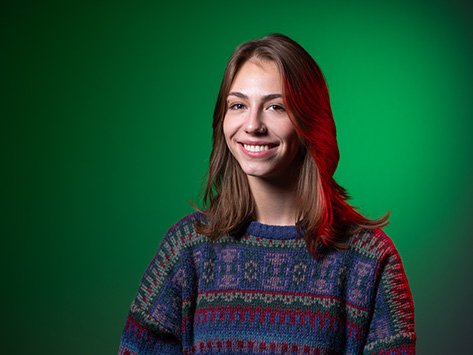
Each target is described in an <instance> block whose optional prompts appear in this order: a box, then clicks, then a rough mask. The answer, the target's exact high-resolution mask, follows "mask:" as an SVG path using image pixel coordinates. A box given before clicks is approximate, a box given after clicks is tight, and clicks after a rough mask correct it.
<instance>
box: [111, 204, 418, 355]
mask: <svg viewBox="0 0 473 355" xmlns="http://www.w3.org/2000/svg"><path fill="white" fill-rule="evenodd" d="M196 218H203V217H202V215H200V214H198V213H194V214H191V215H189V216H187V217H185V218H183V219H182V220H180V221H179V222H178V223H177V224H176V225H174V226H173V227H172V228H171V229H170V230H169V232H168V233H167V234H166V236H165V237H164V239H163V241H162V242H161V245H160V247H159V249H158V251H157V253H156V255H155V256H154V258H153V260H152V261H151V263H150V265H149V266H148V268H147V269H146V272H145V274H144V276H143V278H142V280H141V284H140V286H139V290H138V293H137V295H136V297H135V299H134V301H133V302H132V304H131V307H130V310H129V314H128V318H127V321H126V324H125V329H124V331H123V335H122V338H121V342H120V348H119V354H120V355H135V354H142V355H144V354H393V355H401V354H402V355H407V354H415V340H416V334H415V331H414V307H413V301H412V297H411V293H410V290H409V286H408V283H407V279H406V276H405V273H404V269H403V266H402V263H401V259H400V257H399V254H398V252H397V251H396V248H395V247H394V245H393V243H392V241H391V240H390V239H389V238H388V237H387V236H386V235H385V234H384V233H383V232H382V231H381V230H379V229H375V230H363V231H362V232H360V233H358V234H356V235H352V236H350V237H349V239H348V240H347V241H346V245H347V248H346V249H341V250H337V251H334V250H328V249H327V248H324V247H320V248H319V250H318V254H317V256H316V258H315V259H314V257H313V256H312V255H311V254H310V253H309V252H308V250H307V247H306V243H305V241H304V239H303V238H301V237H300V235H299V234H298V233H297V229H296V227H295V226H270V225H264V224H260V223H257V222H254V221H253V222H251V223H250V224H249V225H248V227H247V229H246V231H245V233H244V235H243V236H242V237H240V238H236V237H232V236H230V235H225V236H223V237H222V238H221V239H219V240H218V241H212V240H210V239H208V238H207V237H206V236H203V235H200V234H198V233H196V231H195V229H194V226H193V222H194V221H195V219H196Z"/></svg>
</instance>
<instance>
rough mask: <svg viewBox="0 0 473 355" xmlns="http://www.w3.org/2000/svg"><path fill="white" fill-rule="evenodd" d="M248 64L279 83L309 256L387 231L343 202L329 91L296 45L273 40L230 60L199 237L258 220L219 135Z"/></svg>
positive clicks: (240, 50)
mask: <svg viewBox="0 0 473 355" xmlns="http://www.w3.org/2000/svg"><path fill="white" fill-rule="evenodd" d="M252 58H256V59H260V60H269V61H272V62H274V63H275V64H276V65H277V66H278V69H279V72H280V74H281V77H282V82H283V98H284V104H285V106H286V108H287V112H288V113H289V117H290V119H291V121H292V123H293V125H294V127H295V129H296V131H297V133H298V135H299V139H300V143H301V146H302V149H301V150H302V152H301V154H302V159H301V161H302V164H301V167H300V173H299V177H298V179H299V180H298V182H297V201H298V210H297V220H298V222H297V224H296V225H297V227H298V230H299V233H300V234H301V236H303V237H304V239H305V240H306V242H307V246H308V249H309V251H310V252H311V253H312V254H313V255H315V252H316V249H317V246H318V244H319V243H320V242H322V243H323V244H325V245H327V246H329V247H332V248H334V247H343V244H342V243H343V239H344V238H345V237H346V236H347V235H348V234H350V233H354V232H356V231H358V230H359V229H361V228H370V229H371V228H378V227H383V226H385V225H386V224H387V220H388V217H389V213H388V214H386V215H385V216H383V217H381V218H379V219H376V220H369V219H367V218H366V217H364V216H362V215H361V214H360V213H358V212H357V211H356V210H355V209H354V208H353V207H352V206H350V205H349V204H348V203H347V202H346V200H347V199H349V197H348V195H347V193H346V191H345V190H344V189H343V188H342V187H341V186H340V185H338V184H337V183H336V182H335V180H334V179H333V174H334V173H335V170H336V168H337V165H338V160H339V151H338V145H337V139H336V129H335V122H334V120H333V116H332V110H331V107H330V100H329V94H328V89H327V85H326V82H325V78H324V76H323V74H322V72H321V70H320V68H319V66H318V65H317V63H316V62H315V61H314V59H312V57H311V56H310V55H309V54H308V53H307V52H306V51H305V50H304V48H302V47H301V46H300V45H299V44H298V43H296V42H295V41H293V40H292V39H290V38H289V37H287V36H284V35H281V34H271V35H268V36H266V37H264V38H261V39H255V40H252V41H249V42H246V43H243V44H241V45H240V46H238V47H237V48H236V49H235V51H234V52H233V55H232V56H231V58H230V60H229V61H228V64H227V67H226V69H225V73H224V76H223V80H222V84H221V86H220V92H219V94H218V97H217V103H216V105H215V111H214V115H213V125H212V127H213V146H212V153H211V155H210V162H209V168H208V171H207V182H206V184H205V189H204V198H203V202H204V206H205V207H207V210H206V211H204V212H202V213H203V214H204V215H205V217H206V219H207V223H196V229H197V231H198V232H199V233H202V234H205V235H207V236H208V237H210V238H212V239H215V240H216V239H218V238H220V237H221V236H223V235H224V234H226V233H231V234H232V233H236V234H239V233H240V231H244V229H243V227H244V226H246V224H247V223H248V222H249V221H250V220H251V219H252V217H254V214H255V201H254V199H253V196H252V195H251V192H250V188H249V184H248V179H247V176H246V174H245V173H244V172H243V171H242V169H241V168H240V165H239V164H238V162H237V161H236V159H235V158H234V157H233V155H232V154H231V153H230V151H229V149H228V147H227V145H226V142H225V137H224V134H223V121H224V118H225V114H226V111H227V109H228V108H227V95H228V93H229V91H230V87H231V85H232V82H233V80H234V78H235V76H236V74H237V72H238V71H239V70H240V68H241V67H242V66H243V64H244V63H246V62H247V61H248V60H249V59H252Z"/></svg>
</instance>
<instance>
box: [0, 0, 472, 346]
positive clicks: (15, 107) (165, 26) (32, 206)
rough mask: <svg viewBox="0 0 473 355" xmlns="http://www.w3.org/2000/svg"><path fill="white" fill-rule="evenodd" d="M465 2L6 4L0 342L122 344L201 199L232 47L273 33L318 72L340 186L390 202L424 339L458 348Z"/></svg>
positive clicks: (466, 101)
mask: <svg viewBox="0 0 473 355" xmlns="http://www.w3.org/2000/svg"><path fill="white" fill-rule="evenodd" d="M472 8H473V7H472V5H471V2H469V3H468V2H466V1H463V2H461V1H455V0H454V1H427V0H424V1H422V0H414V1H391V2H381V1H361V2H360V1H331V2H330V1H316V0H314V1H287V0H286V1H276V0H275V1H268V2H264V1H247V0H242V1H239V2H228V3H227V2H222V1H218V2H217V1H214V2H210V1H209V2H197V1H195V2H188V3H181V2H168V3H166V4H162V3H159V2H158V1H149V2H143V1H136V2H131V1H129V2H127V1H110V2H108V3H105V2H103V1H94V2H84V1H57V2H55V3H54V2H49V1H46V2H39V1H37V2H32V1H31V2H27V1H16V2H10V4H9V5H8V6H5V5H2V10H1V11H0V26H1V34H2V35H1V43H2V45H1V47H2V50H1V55H0V71H1V79H0V80H1V84H2V92H1V98H0V100H1V106H0V107H1V113H0V114H1V117H2V121H1V122H2V123H1V127H2V128H1V143H0V144H1V146H2V163H1V164H2V173H1V178H2V182H1V203H2V211H1V230H0V233H1V235H2V245H3V246H2V248H1V263H2V266H1V270H2V292H1V297H2V316H1V318H2V330H1V333H0V334H1V338H2V344H1V345H0V348H2V351H1V352H2V353H5V354H33V353H34V354H50V355H55V354H114V353H116V351H117V349H118V344H119V339H120V335H121V331H122V328H123V326H124V322H125V318H126V315H127V311H128V306H129V304H130V302H131V301H132V298H133V297H134V294H135V292H136V290H137V287H138V284H139V281H140V278H141V275H142V273H143V272H144V269H145V268H146V266H147V264H148V263H149V262H150V260H151V258H152V257H153V255H154V253H155V251H156V249H157V247H158V246H159V244H160V241H161V239H162V237H163V235H164V234H165V232H166V231H167V230H168V228H170V227H171V225H173V224H174V223H175V222H176V221H177V220H178V219H179V218H181V217H182V216H184V215H186V214H188V213H190V212H192V208H191V207H190V205H189V203H188V201H189V199H190V198H193V199H194V200H195V199H198V196H199V189H200V187H201V185H202V177H203V175H204V174H205V171H206V165H207V162H208V156H209V153H210V148H211V120H212V119H211V116H212V112H213V106H214V102H215V99H216V95H217V91H218V88H219V85H220V80H221V77H222V74H223V70H224V67H225V64H226V61H227V59H228V58H229V56H230V54H231V52H232V51H233V49H234V48H235V47H236V46H237V45H238V44H239V43H241V42H244V41H247V40H250V39H253V38H256V37H262V36H264V35H265V34H268V33H271V32H282V33H284V34H287V35H289V36H291V37H292V38H294V39H295V40H296V41H298V42H299V43H301V44H302V45H303V46H304V47H305V48H306V49H307V50H308V51H309V52H310V53H311V54H312V56H313V57H314V58H315V60H316V61H317V62H318V63H319V65H320V67H321V68H322V70H323V71H324V73H325V75H326V78H327V81H328V84H329V88H330V92H331V98H332V105H333V112H334V116H335V120H336V122H337V126H338V137H339V143H340V150H341V161H340V165H339V169H338V171H337V174H336V176H337V179H338V181H339V182H340V183H341V185H342V186H344V187H346V188H347V189H348V191H349V192H350V193H351V195H352V196H353V204H354V205H356V206H359V207H360V208H361V210H362V211H363V212H364V213H366V214H367V215H368V216H370V217H378V216H380V215H382V214H383V213H385V212H386V211H387V210H391V212H392V215H391V220H392V222H391V225H390V226H389V227H388V228H387V229H386V232H387V233H388V234H389V235H390V236H391V238H392V239H393V240H394V242H395V244H396V246H397V247H398V249H399V252H400V254H401V256H402V257H403V260H404V267H405V269H406V273H407V277H408V279H409V282H410V285H411V289H412V293H413V296H414V302H415V306H416V328H417V333H418V353H419V354H467V353H471V345H470V344H471V332H472V331H473V327H472V325H471V324H472V323H471V322H472V316H473V314H472V313H473V312H472V307H471V299H473V287H472V277H471V272H472V269H473V268H472V266H473V258H472V257H471V250H472V248H473V241H472V238H471V236H472V232H471V220H472V217H471V214H472V212H473V208H472V199H473V184H472V182H473V169H472V165H473V164H472V156H471V153H472V140H471V138H470V137H471V135H472V133H473V123H472V122H473V117H472V116H473V115H472V114H473V110H472V108H471V104H472V94H473V80H472V79H473V73H472V72H473V70H472V63H473V40H472V33H473V28H472V27H473V25H472V22H471V18H472V15H473V11H472ZM468 349H470V352H469V351H468Z"/></svg>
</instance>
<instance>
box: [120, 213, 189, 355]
mask: <svg viewBox="0 0 473 355" xmlns="http://www.w3.org/2000/svg"><path fill="white" fill-rule="evenodd" d="M181 222H182V221H181ZM181 222H180V223H181ZM180 229H181V228H180V225H179V223H178V224H176V225H175V226H174V227H173V228H171V230H170V231H169V232H168V233H167V234H166V236H165V237H164V239H163V241H162V243H161V245H160V247H159V249H158V251H157V253H156V255H155V257H154V258H153V260H152V261H151V263H150V265H149V266H148V268H147V269H146V271H145V274H144V276H143V278H142V280H141V283H140V286H139V289H138V292H137V294H136V297H135V299H134V300H133V302H132V304H131V307H130V310H129V313H128V318H127V321H126V324H125V329H124V331H123V334H122V338H121V342H120V348H119V351H118V354H119V355H138V354H139V355H144V354H146V355H151V354H182V353H183V347H182V336H183V319H182V318H183V316H182V310H183V307H184V306H183V288H184V287H186V285H185V284H186V277H185V270H184V268H183V267H182V264H183V263H182V258H181V252H180V245H181V244H182V243H181V242H180V241H181V239H182V237H181V236H180V235H181V234H182V231H180Z"/></svg>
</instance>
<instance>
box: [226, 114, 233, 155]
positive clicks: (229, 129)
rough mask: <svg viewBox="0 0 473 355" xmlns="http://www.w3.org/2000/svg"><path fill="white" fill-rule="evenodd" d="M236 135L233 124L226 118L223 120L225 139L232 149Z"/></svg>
mask: <svg viewBox="0 0 473 355" xmlns="http://www.w3.org/2000/svg"><path fill="white" fill-rule="evenodd" d="M233 134H234V127H233V126H232V124H231V122H230V121H229V120H227V119H226V118H225V119H224V120H223V136H224V137H225V142H226V143H227V146H228V147H229V148H230V146H231V144H230V143H231V140H232V137H233Z"/></svg>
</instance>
